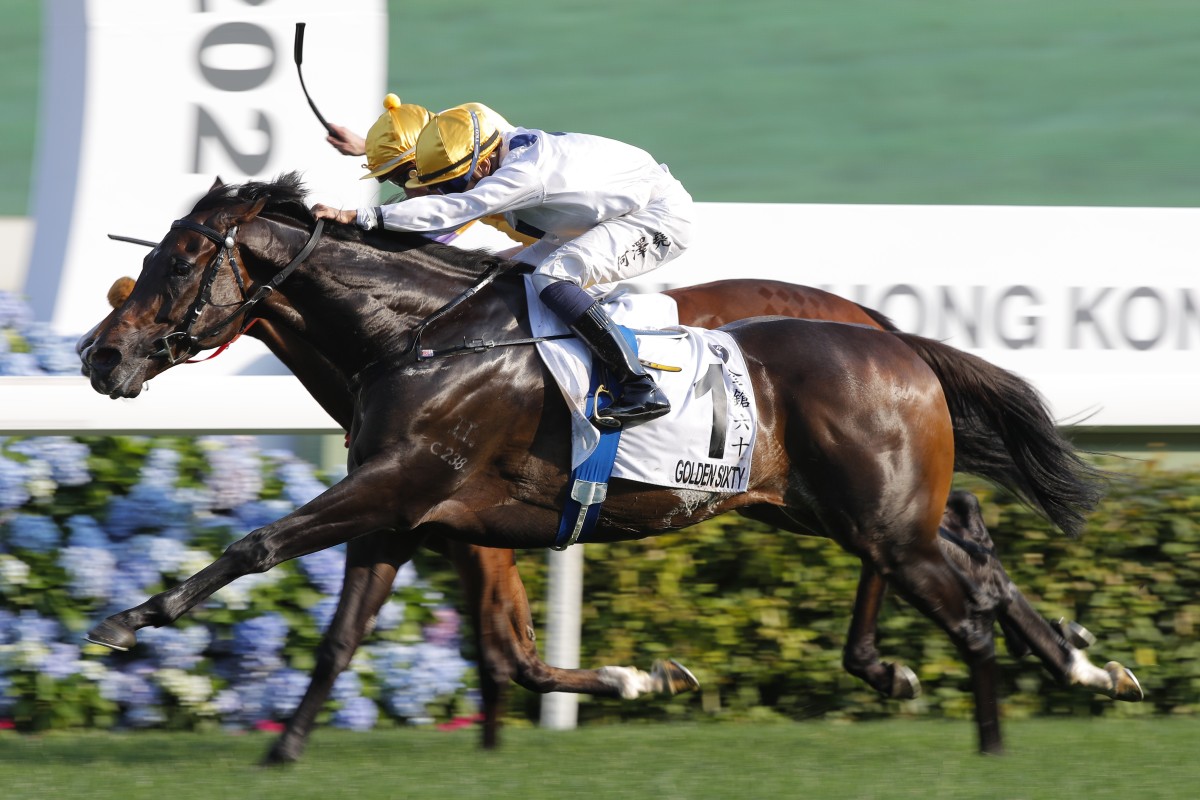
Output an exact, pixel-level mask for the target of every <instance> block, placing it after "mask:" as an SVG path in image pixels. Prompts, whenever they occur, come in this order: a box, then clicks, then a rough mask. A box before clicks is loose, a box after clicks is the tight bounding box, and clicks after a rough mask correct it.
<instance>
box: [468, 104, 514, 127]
mask: <svg viewBox="0 0 1200 800" xmlns="http://www.w3.org/2000/svg"><path fill="white" fill-rule="evenodd" d="M455 108H465V109H466V110H467V111H474V112H475V113H476V114H478V115H479V118H480V119H484V118H485V117H486V118H487V119H488V120H489V121H490V122H491V123H492V126H493V127H495V128H496V130H498V131H500V132H501V133H504V132H506V131H511V130H512V129H513V126H512V125H511V124H510V123H509V121H508V120H506V119H505V118H504V117H502V116H500V115H499V114H498V113H496V110H495V109H493V108H491V107H490V106H485V105H484V104H483V103H463V104H462V105H459V106H455Z"/></svg>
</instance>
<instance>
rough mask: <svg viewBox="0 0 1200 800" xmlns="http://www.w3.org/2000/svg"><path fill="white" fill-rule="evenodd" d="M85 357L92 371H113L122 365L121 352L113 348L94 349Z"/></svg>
mask: <svg viewBox="0 0 1200 800" xmlns="http://www.w3.org/2000/svg"><path fill="white" fill-rule="evenodd" d="M85 356H86V358H87V363H88V365H89V366H91V368H92V369H98V370H102V371H104V372H109V371H111V370H112V369H113V368H114V367H116V366H117V364H120V363H121V351H119V350H117V349H116V348H113V347H98V348H97V347H93V348H90V349H89V350H88V351H87V352H86V353H85Z"/></svg>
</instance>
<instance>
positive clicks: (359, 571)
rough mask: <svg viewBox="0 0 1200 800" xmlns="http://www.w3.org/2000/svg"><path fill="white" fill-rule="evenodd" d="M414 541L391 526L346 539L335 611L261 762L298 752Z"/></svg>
mask: <svg viewBox="0 0 1200 800" xmlns="http://www.w3.org/2000/svg"><path fill="white" fill-rule="evenodd" d="M416 546H417V540H416V539H408V538H400V537H398V536H396V534H394V533H393V532H391V531H377V532H375V533H373V534H368V535H367V536H360V537H359V538H357V539H354V540H352V541H351V542H350V543H349V545H348V546H347V548H346V574H345V578H344V579H343V581H342V591H341V595H340V596H339V597H338V606H337V611H336V612H334V615H333V619H332V621H331V622H330V623H329V628H328V630H326V631H325V635H324V636H323V637H322V638H321V644H320V646H319V647H318V648H317V663H316V665H315V666H314V667H313V673H312V677H311V679H310V680H309V684H308V689H307V690H305V692H304V698H303V699H302V700H301V701H300V705H299V706H297V707H296V711H295V712H294V713H293V714H292V716H291V719H289V720H288V722H287V727H286V728H284V731H283V733H282V734H280V736H279V738H278V739H277V740H276V741H275V743H274V744H273V745H272V746H271V749H270V750H269V751H268V752H267V754H266V756H265V757H264V758H263V763H264V764H286V763H291V762H293V761H296V760H297V759H299V758H300V755H301V753H303V752H304V745H305V743H306V741H307V740H308V736H309V734H310V733H312V729H313V726H314V725H315V723H316V718H317V714H318V713H320V711H321V708H322V707H323V706H324V705H325V701H326V700H327V699H328V698H329V693H330V692H331V691H332V690H333V685H334V683H335V682H336V681H337V678H338V675H340V674H341V673H342V672H343V671H345V669H346V668H347V667H348V666H349V665H350V659H351V658H353V657H354V653H355V651H357V650H358V647H359V645H360V644H362V640H363V637H364V636H366V634H367V633H368V632H369V629H370V627H371V621H372V620H373V619H374V618H375V615H376V614H378V613H379V609H380V608H381V607H382V606H383V604H384V603H385V602H386V601H387V599H388V596H389V595H390V594H391V591H392V583H393V581H394V580H395V578H396V572H397V571H398V570H399V568H400V566H401V565H402V564H404V563H405V562H407V561H408V560H409V559H410V558H411V557H412V553H413V550H415V548H416Z"/></svg>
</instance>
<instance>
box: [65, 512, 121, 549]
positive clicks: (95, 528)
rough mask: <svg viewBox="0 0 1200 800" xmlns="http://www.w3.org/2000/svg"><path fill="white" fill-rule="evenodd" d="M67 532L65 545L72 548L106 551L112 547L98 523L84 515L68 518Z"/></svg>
mask: <svg viewBox="0 0 1200 800" xmlns="http://www.w3.org/2000/svg"><path fill="white" fill-rule="evenodd" d="M67 531H68V532H69V534H68V536H67V544H69V545H71V546H72V547H94V548H96V549H98V550H108V549H110V548H111V547H112V542H111V541H110V540H109V538H108V534H107V533H105V532H104V529H103V528H101V527H100V523H98V522H96V520H95V519H93V518H92V517H89V516H87V515H86V514H76V515H74V516H73V517H68V518H67Z"/></svg>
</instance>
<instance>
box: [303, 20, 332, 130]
mask: <svg viewBox="0 0 1200 800" xmlns="http://www.w3.org/2000/svg"><path fill="white" fill-rule="evenodd" d="M304 25H305V23H303V22H297V23H296V47H295V50H294V52H293V55H294V56H295V59H296V74H297V75H299V76H300V88H301V89H303V90H304V97H305V98H306V99H307V100H308V107H309V108H311V109H312V110H313V113H314V114H316V115H317V119H319V120H320V121H321V124H322V125H324V126H325V130H327V131H328V132H329V135H330V136H336V135H337V134H336V133H334V132H333V128H332V126H330V124H329V123H328V122H326V121H325V118H324V117H323V116H321V112H320V111H318V110H317V104H316V103H314V102H313V99H312V95H310V94H309V93H308V87H307V86H305V85H304V73H303V72H302V71H301V70H300V64H301V63H303V61H304Z"/></svg>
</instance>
